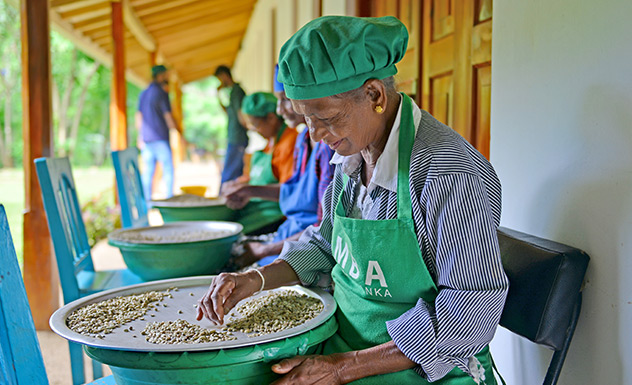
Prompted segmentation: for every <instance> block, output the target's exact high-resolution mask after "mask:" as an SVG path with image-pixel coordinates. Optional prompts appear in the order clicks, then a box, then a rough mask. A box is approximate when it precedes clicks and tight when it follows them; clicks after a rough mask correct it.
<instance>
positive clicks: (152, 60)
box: [149, 51, 157, 67]
mask: <svg viewBox="0 0 632 385" xmlns="http://www.w3.org/2000/svg"><path fill="white" fill-rule="evenodd" d="M156 59H157V58H156V51H151V52H150V53H149V65H150V66H151V67H153V66H155V65H156V64H157V62H156Z"/></svg>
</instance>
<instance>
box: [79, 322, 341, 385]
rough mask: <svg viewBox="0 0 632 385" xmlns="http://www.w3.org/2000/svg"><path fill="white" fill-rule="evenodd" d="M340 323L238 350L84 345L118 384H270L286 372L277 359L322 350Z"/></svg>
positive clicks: (324, 325) (326, 323) (326, 324)
mask: <svg viewBox="0 0 632 385" xmlns="http://www.w3.org/2000/svg"><path fill="white" fill-rule="evenodd" d="M337 329H338V324H337V323H336V319H335V317H333V316H332V317H331V318H329V320H327V321H326V322H325V323H324V324H322V325H321V326H319V327H317V328H314V329H312V330H310V331H309V332H306V333H303V334H300V335H298V336H294V337H290V338H286V339H284V340H279V341H274V342H269V343H266V344H260V345H254V346H248V347H243V348H235V349H224V350H214V351H201V352H182V353H153V352H150V353H147V352H130V351H121V350H108V349H101V348H94V347H88V346H84V350H85V352H86V353H87V354H88V356H89V357H90V358H92V359H94V360H96V361H99V362H101V363H103V364H106V365H109V366H110V369H112V374H113V375H114V379H115V380H116V383H117V385H149V384H156V385H168V384H169V385H170V384H189V385H202V384H239V385H262V384H269V383H271V382H272V381H274V380H276V379H278V378H279V377H280V376H278V375H276V374H274V373H273V372H272V370H271V369H270V366H272V365H273V364H274V363H276V362H278V361H280V360H282V359H284V358H288V357H293V356H295V355H302V354H318V353H320V351H321V344H322V342H324V341H325V340H327V339H328V338H330V337H331V336H332V335H334V333H335V332H336V330H337Z"/></svg>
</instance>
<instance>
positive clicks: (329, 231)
mask: <svg viewBox="0 0 632 385" xmlns="http://www.w3.org/2000/svg"><path fill="white" fill-rule="evenodd" d="M407 43H408V32H407V31H406V28H405V26H404V25H403V24H402V23H401V22H400V21H399V20H397V19H396V18H394V17H383V18H355V17H342V16H327V17H321V18H318V19H315V20H313V21H311V22H309V23H308V24H306V25H305V26H304V27H303V28H301V29H300V30H299V31H298V32H297V33H296V34H295V35H294V36H292V37H291V38H290V39H289V40H288V41H287V42H286V43H285V45H284V46H283V48H282V49H281V54H280V58H279V78H280V81H281V82H282V83H283V84H284V87H285V92H286V94H287V97H288V98H289V99H291V100H292V104H293V106H294V109H295V111H296V112H298V113H300V114H302V115H304V116H305V120H306V122H307V124H308V127H309V130H310V134H311V135H312V137H313V138H314V140H323V141H324V142H325V143H327V144H328V145H329V146H330V147H331V148H332V149H334V150H335V152H336V154H334V157H333V159H332V163H334V164H336V170H335V174H334V178H333V181H332V182H331V184H330V185H329V187H328V189H327V191H326V193H325V196H324V199H323V210H324V213H323V220H322V222H321V225H320V227H319V228H315V227H311V228H308V229H307V230H306V231H305V232H304V233H303V235H302V236H301V238H300V239H299V240H298V241H296V242H286V243H285V245H284V248H283V251H282V253H281V255H280V256H279V258H278V259H277V260H275V261H274V262H273V263H271V264H269V265H267V266H264V267H261V268H259V269H257V270H256V271H248V272H245V273H228V274H221V275H219V276H217V277H216V278H215V279H214V280H213V282H212V283H211V286H210V287H209V290H208V292H207V294H206V295H205V296H204V297H203V298H201V299H200V301H199V306H198V314H197V316H198V319H201V318H202V317H207V318H208V319H210V320H211V321H213V322H215V323H217V324H221V323H223V321H224V315H225V314H226V313H227V312H228V311H229V310H230V309H231V308H232V307H234V306H235V304H236V303H237V302H238V301H239V300H241V299H243V298H246V297H249V296H251V295H252V294H254V293H256V292H258V291H260V290H265V289H273V288H277V287H280V286H285V285H292V284H302V285H304V286H318V287H324V288H333V289H334V298H335V299H336V303H337V305H338V308H337V311H336V320H337V321H338V325H339V329H338V331H337V333H336V334H335V335H334V336H333V337H332V338H330V339H329V340H328V341H326V342H325V343H324V346H323V352H322V355H314V356H297V357H294V358H290V359H286V360H283V361H281V362H279V363H278V364H275V365H273V366H272V370H273V371H274V372H275V373H277V374H279V375H282V376H283V377H282V378H280V379H279V380H278V381H276V382H274V384H275V385H281V384H344V383H350V382H353V383H358V384H380V385H383V384H427V383H437V384H450V385H466V384H467V385H472V384H488V385H490V384H496V380H495V378H494V374H493V373H492V369H491V368H492V362H491V356H490V354H489V349H488V344H489V342H490V341H491V339H492V337H493V336H494V333H495V331H496V328H497V326H498V322H499V319H500V315H501V313H502V309H503V306H504V302H505V298H506V295H507V290H508V286H509V282H508V279H507V276H506V275H505V273H504V270H503V267H502V263H501V258H500V250H499V246H498V238H497V235H496V230H497V227H498V225H499V222H500V211H501V186H500V182H499V180H498V178H497V176H496V173H495V172H494V169H493V167H492V166H491V164H490V163H489V162H488V161H487V160H486V159H485V157H484V156H482V155H481V154H480V153H479V152H478V151H476V149H474V147H472V146H471V145H470V144H469V143H468V142H467V141H466V140H464V139H463V138H462V137H461V136H460V135H458V134H457V133H456V132H455V131H453V130H452V129H450V128H449V127H447V126H445V125H444V124H442V123H440V122H439V121H437V120H436V119H435V118H433V117H432V116H431V115H430V114H429V113H428V112H426V111H422V110H421V109H419V107H417V106H416V105H415V103H414V102H413V101H412V100H411V99H410V98H409V97H408V96H406V95H405V94H402V93H397V92H396V89H395V86H394V80H393V75H394V74H395V73H396V72H397V69H396V67H395V65H396V63H397V62H399V61H400V60H401V58H402V57H403V56H404V53H405V52H406V48H407Z"/></svg>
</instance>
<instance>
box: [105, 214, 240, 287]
mask: <svg viewBox="0 0 632 385" xmlns="http://www.w3.org/2000/svg"><path fill="white" fill-rule="evenodd" d="M182 226H188V227H190V228H191V229H196V230H192V231H197V230H199V229H205V228H211V229H216V228H221V229H230V231H231V232H230V234H229V235H227V236H224V237H222V238H218V239H212V240H206V241H195V242H178V243H135V242H134V243H132V242H126V241H121V240H117V239H116V235H117V234H120V233H122V232H125V231H139V230H143V229H149V228H139V229H126V230H117V231H115V232H112V233H111V234H110V236H108V243H109V244H110V245H112V246H115V247H118V248H119V250H120V251H121V254H122V255H123V260H124V261H125V264H126V265H127V267H128V269H129V270H130V271H131V272H133V273H134V274H136V275H138V276H139V277H141V278H142V279H143V280H145V281H154V280H159V279H168V278H179V277H188V276H194V275H209V274H214V273H216V272H217V271H218V270H219V269H221V268H222V267H223V266H224V265H225V264H226V262H228V259H229V258H230V251H231V248H232V246H233V244H234V243H235V241H237V238H238V237H239V235H240V234H241V230H242V229H243V227H242V226H241V225H240V224H238V223H232V222H209V221H207V222H177V223H168V224H165V225H163V226H158V227H156V228H160V229H169V228H174V229H175V228H177V229H178V230H179V231H181V229H182ZM152 229H154V228H152Z"/></svg>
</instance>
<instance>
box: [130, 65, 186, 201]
mask: <svg viewBox="0 0 632 385" xmlns="http://www.w3.org/2000/svg"><path fill="white" fill-rule="evenodd" d="M151 76H152V79H153V81H152V82H151V84H150V85H149V87H147V89H145V90H144V91H143V92H142V93H141V94H140V99H139V101H138V111H137V112H136V128H137V129H138V130H139V132H140V135H141V140H142V142H143V147H142V151H141V156H142V159H143V163H144V169H143V174H142V181H143V191H144V193H145V199H147V200H148V201H149V200H151V195H152V188H151V187H152V181H153V178H154V172H155V170H156V162H160V164H162V179H163V182H164V183H165V185H166V189H167V197H168V198H169V197H171V196H172V195H173V158H172V156H171V146H170V145H169V129H170V128H173V129H175V130H177V131H178V132H180V134H182V130H181V129H180V127H178V125H177V124H176V121H175V119H174V118H173V115H172V113H171V103H170V102H169V94H168V93H167V92H165V90H164V87H165V86H166V85H167V84H168V82H169V81H168V79H169V78H168V74H167V68H166V67H165V66H163V65H157V66H154V67H152V69H151Z"/></svg>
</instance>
